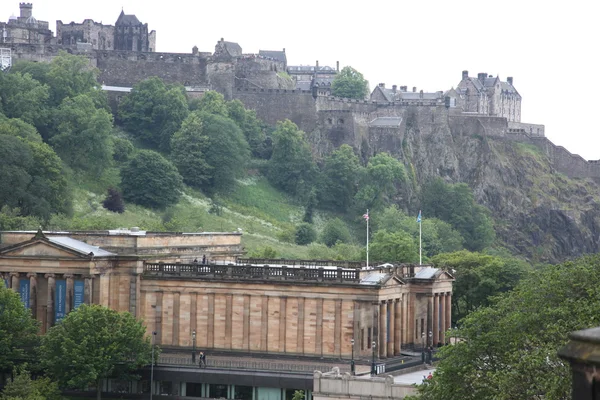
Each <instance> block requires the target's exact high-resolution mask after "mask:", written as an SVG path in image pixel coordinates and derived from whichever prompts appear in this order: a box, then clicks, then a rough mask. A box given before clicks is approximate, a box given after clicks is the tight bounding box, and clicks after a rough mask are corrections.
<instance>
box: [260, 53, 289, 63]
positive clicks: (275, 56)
mask: <svg viewBox="0 0 600 400" xmlns="http://www.w3.org/2000/svg"><path fill="white" fill-rule="evenodd" d="M258 55H259V56H263V57H270V58H273V59H275V60H277V61H281V62H282V63H287V57H286V55H285V51H278V50H259V51H258Z"/></svg>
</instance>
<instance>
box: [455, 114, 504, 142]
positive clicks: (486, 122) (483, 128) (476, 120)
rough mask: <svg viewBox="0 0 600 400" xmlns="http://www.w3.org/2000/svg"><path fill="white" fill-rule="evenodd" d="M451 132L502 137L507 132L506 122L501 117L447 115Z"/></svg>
mask: <svg viewBox="0 0 600 400" xmlns="http://www.w3.org/2000/svg"><path fill="white" fill-rule="evenodd" d="M448 121H449V124H450V127H451V129H452V132H454V133H458V134H460V135H463V136H472V135H485V136H500V137H503V136H505V135H506V133H507V132H508V123H507V121H506V118H503V117H485V116H479V115H452V116H449V117H448Z"/></svg>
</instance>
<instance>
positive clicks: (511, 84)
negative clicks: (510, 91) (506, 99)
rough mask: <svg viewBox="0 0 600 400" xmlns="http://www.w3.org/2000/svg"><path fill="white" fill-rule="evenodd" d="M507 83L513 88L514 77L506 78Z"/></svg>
mask: <svg viewBox="0 0 600 400" xmlns="http://www.w3.org/2000/svg"><path fill="white" fill-rule="evenodd" d="M506 81H507V82H508V83H509V84H510V86H513V77H512V76H509V77H508V78H506Z"/></svg>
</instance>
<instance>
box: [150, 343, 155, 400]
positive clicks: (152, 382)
mask: <svg viewBox="0 0 600 400" xmlns="http://www.w3.org/2000/svg"><path fill="white" fill-rule="evenodd" d="M154 336H156V331H152V364H150V400H152V393H153V392H154Z"/></svg>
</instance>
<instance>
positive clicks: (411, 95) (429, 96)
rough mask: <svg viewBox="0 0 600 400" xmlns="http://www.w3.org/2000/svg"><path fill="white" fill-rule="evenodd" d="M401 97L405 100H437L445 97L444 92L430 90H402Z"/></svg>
mask: <svg viewBox="0 0 600 400" xmlns="http://www.w3.org/2000/svg"><path fill="white" fill-rule="evenodd" d="M399 97H400V98H401V99H403V100H421V99H424V100H436V99H441V98H442V97H444V94H443V93H442V92H433V93H431V92H429V93H425V92H424V93H420V92H400V96H399Z"/></svg>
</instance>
